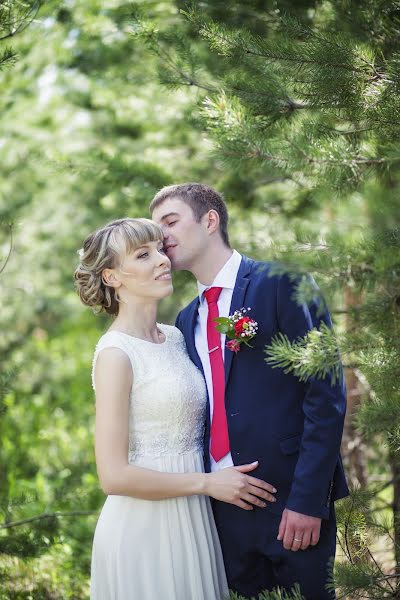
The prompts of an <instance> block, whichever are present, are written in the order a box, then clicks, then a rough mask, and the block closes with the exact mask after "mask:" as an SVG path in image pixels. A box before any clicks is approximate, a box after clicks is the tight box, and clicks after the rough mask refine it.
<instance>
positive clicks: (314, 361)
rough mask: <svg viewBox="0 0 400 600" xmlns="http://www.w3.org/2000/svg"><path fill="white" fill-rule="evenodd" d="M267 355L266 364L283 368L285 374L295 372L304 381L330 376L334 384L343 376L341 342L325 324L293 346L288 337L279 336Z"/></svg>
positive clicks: (268, 349) (275, 338)
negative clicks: (338, 342) (340, 354)
mask: <svg viewBox="0 0 400 600" xmlns="http://www.w3.org/2000/svg"><path fill="white" fill-rule="evenodd" d="M266 354H267V358H266V359H265V361H266V362H267V363H268V364H270V365H272V366H273V367H279V368H280V369H283V371H284V372H285V373H293V375H295V376H296V377H298V379H299V380H300V381H307V380H308V379H309V378H310V377H317V378H319V379H325V378H326V377H328V376H330V379H331V383H332V385H334V384H335V383H336V382H337V381H338V380H339V378H340V375H341V367H340V362H339V360H340V359H339V353H338V348H337V342H336V339H335V336H334V335H333V333H332V330H331V329H330V328H329V327H328V326H327V325H326V324H325V323H322V324H321V327H320V328H319V329H316V328H313V329H311V330H310V331H309V332H308V333H307V334H306V335H305V336H304V337H303V338H300V339H298V340H296V341H295V342H293V343H292V342H291V341H290V340H289V339H288V337H287V336H286V335H284V334H282V333H279V334H278V335H276V336H275V337H274V338H273V339H272V343H271V345H270V346H269V347H267V348H266Z"/></svg>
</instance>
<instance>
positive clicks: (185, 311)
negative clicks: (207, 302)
mask: <svg viewBox="0 0 400 600" xmlns="http://www.w3.org/2000/svg"><path fill="white" fill-rule="evenodd" d="M197 304H198V297H197V296H196V297H195V298H193V300H192V301H191V302H189V304H187V305H186V306H184V307H183V308H182V309H181V310H180V311H179V313H178V314H177V317H176V321H175V325H176V327H178V329H180V330H181V331H182V330H183V323H184V322H185V320H186V319H187V318H188V317H189V315H191V314H192V313H193V311H194V310H196V308H197Z"/></svg>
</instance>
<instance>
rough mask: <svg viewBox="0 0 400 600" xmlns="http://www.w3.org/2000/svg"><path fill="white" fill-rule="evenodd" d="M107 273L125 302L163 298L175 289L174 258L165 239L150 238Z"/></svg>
mask: <svg viewBox="0 0 400 600" xmlns="http://www.w3.org/2000/svg"><path fill="white" fill-rule="evenodd" d="M105 271H107V272H108V273H107V274H106V273H104V274H105V276H106V278H107V277H108V279H109V281H110V283H112V285H113V286H114V287H115V288H116V290H117V292H118V295H119V297H120V299H121V301H123V302H129V300H130V299H136V300H137V299H138V298H143V299H159V298H164V297H165V296H169V295H170V294H172V292H173V287H172V277H171V262H170V260H169V258H168V256H166V254H165V252H164V249H163V242H162V241H161V240H158V241H156V242H148V243H147V244H144V245H143V246H141V247H140V248H137V249H136V250H134V252H132V253H131V254H128V255H126V256H124V258H123V260H122V262H121V265H120V266H119V267H118V268H115V269H105Z"/></svg>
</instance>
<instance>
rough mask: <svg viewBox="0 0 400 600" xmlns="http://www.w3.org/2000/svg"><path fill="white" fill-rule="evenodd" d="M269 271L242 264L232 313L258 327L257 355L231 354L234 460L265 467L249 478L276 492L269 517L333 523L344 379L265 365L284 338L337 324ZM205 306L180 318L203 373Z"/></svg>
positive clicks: (228, 392)
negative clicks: (244, 311)
mask: <svg viewBox="0 0 400 600" xmlns="http://www.w3.org/2000/svg"><path fill="white" fill-rule="evenodd" d="M272 266H273V265H272V264H271V263H261V262H256V261H253V260H251V259H249V258H247V257H245V256H244V257H243V258H242V262H241V264H240V268H239V272H238V275H237V279H236V285H235V289H234V292H233V296H232V303H231V308H230V313H229V314H232V313H233V312H234V311H235V310H237V309H240V308H242V307H246V308H247V307H251V311H250V317H251V318H253V319H255V320H256V321H257V322H258V332H257V335H256V337H255V338H254V339H253V340H252V341H251V344H252V346H253V347H252V348H249V347H246V346H245V345H242V346H241V350H240V352H239V353H237V354H235V353H233V352H231V351H229V350H227V349H225V380H226V384H225V385H226V387H225V408H226V415H227V423H228V431H229V440H230V448H231V453H232V459H233V462H234V464H235V465H241V464H244V463H251V462H253V461H254V460H258V461H259V467H258V468H257V469H256V470H255V471H253V472H251V473H250V475H254V476H256V477H259V478H261V479H264V480H265V481H268V482H269V483H271V484H272V485H274V486H275V487H276V488H277V490H278V491H277V494H276V499H277V502H276V503H267V509H265V510H268V511H272V512H274V513H277V514H279V513H281V512H282V510H283V509H284V508H288V509H291V510H294V511H297V512H300V513H303V514H306V515H311V516H315V517H321V518H326V519H327V518H329V513H330V506H331V503H332V502H333V501H334V500H337V499H339V498H342V497H344V496H347V495H348V487H347V483H346V479H345V475H344V471H343V466H342V461H341V457H340V442H341V438H342V432H343V423H344V416H345V411H346V392H345V385H344V378H343V375H342V376H341V379H340V381H339V382H337V383H335V384H334V385H332V382H331V379H330V378H329V377H327V378H325V379H317V378H314V377H312V378H310V379H309V380H308V381H307V382H301V381H299V379H298V378H296V377H295V376H293V375H291V374H285V373H284V372H283V370H282V369H281V368H272V367H271V366H270V365H268V364H267V363H266V362H265V358H266V355H265V351H264V348H265V346H266V345H267V344H269V343H270V342H271V338H272V337H273V336H274V335H276V334H277V333H279V332H282V333H284V334H286V335H287V336H288V338H289V339H290V340H294V339H296V338H298V337H299V336H304V335H305V334H306V333H307V331H309V330H310V329H311V328H313V327H318V326H319V325H320V323H321V322H322V321H324V322H325V323H327V324H328V325H329V326H331V319H330V316H329V313H328V311H327V309H326V307H325V306H322V305H321V303H322V300H321V298H320V297H319V298H317V297H316V298H315V299H314V300H313V301H312V302H310V303H308V304H307V305H306V304H303V305H299V304H298V303H297V302H296V301H295V300H294V299H293V292H294V283H293V282H292V281H291V278H289V277H288V275H287V274H283V275H282V274H280V275H277V274H275V275H274V274H272V273H271V267H272ZM198 304H199V300H198V298H196V299H194V300H193V301H192V302H191V303H190V304H189V305H188V306H187V307H186V308H184V309H183V310H182V311H181V312H180V313H179V314H178V317H177V320H176V326H177V327H178V328H179V329H180V330H181V331H182V333H183V335H184V337H185V341H186V346H187V350H188V352H189V355H190V357H191V359H192V361H193V362H194V363H195V364H196V365H197V367H198V368H199V369H200V370H201V371H202V365H201V361H200V358H199V356H198V353H197V351H196V347H195V342H194V327H195V324H196V320H197V314H198V313H197V310H198ZM209 434H210V418H209V411H207V422H206V427H205V439H204V455H205V466H206V470H209V464H210V462H209Z"/></svg>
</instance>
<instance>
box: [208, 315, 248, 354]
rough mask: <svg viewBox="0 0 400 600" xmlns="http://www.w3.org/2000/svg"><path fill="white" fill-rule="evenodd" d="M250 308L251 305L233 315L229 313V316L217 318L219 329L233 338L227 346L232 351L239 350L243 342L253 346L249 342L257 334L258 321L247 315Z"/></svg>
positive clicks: (217, 327)
mask: <svg viewBox="0 0 400 600" xmlns="http://www.w3.org/2000/svg"><path fill="white" fill-rule="evenodd" d="M250 310H251V308H250V307H249V308H241V309H240V310H235V312H234V313H233V315H229V317H218V318H217V319H215V322H216V323H217V326H216V329H217V331H219V332H220V333H225V334H226V336H227V337H228V338H231V339H230V340H229V342H228V343H227V344H226V347H227V348H228V350H231V351H232V352H239V350H240V345H241V344H246V346H249V347H250V348H252V345H251V344H249V342H250V340H252V339H253V337H255V336H256V334H257V329H258V323H257V321H254V319H251V318H250V317H248V316H247V314H246V313H248V312H249V311H250Z"/></svg>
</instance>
